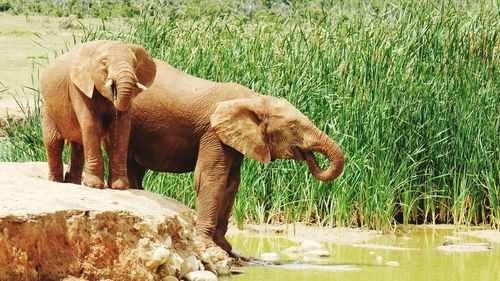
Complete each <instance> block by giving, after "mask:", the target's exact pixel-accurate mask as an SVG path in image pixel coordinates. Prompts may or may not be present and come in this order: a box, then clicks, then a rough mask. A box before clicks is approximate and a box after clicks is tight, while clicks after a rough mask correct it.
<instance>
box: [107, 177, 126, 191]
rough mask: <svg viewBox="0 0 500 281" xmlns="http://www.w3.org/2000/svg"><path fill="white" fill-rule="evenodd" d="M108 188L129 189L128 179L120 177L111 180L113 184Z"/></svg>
mask: <svg viewBox="0 0 500 281" xmlns="http://www.w3.org/2000/svg"><path fill="white" fill-rule="evenodd" d="M108 187H110V188H112V189H128V188H129V183H128V179H127V177H118V178H117V179H116V180H111V184H108Z"/></svg>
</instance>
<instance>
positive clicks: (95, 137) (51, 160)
mask: <svg viewBox="0 0 500 281" xmlns="http://www.w3.org/2000/svg"><path fill="white" fill-rule="evenodd" d="M155 76H156V64H155V63H154V61H153V59H152V58H151V57H150V56H149V54H148V53H147V52H146V50H145V49H144V48H143V47H142V46H139V45H134V44H124V43H121V42H116V41H92V42H87V43H83V44H79V45H76V46H75V47H74V48H72V49H71V50H70V51H69V52H67V53H66V54H64V55H62V56H59V57H58V58H56V59H55V60H53V61H52V62H50V64H49V65H48V66H47V68H46V70H45V71H44V72H43V74H42V76H41V79H40V91H41V95H42V100H43V112H42V115H43V116H42V117H43V119H42V134H43V142H44V145H45V149H46V152H47V161H48V166H49V174H48V179H49V180H51V181H57V182H62V181H64V182H69V183H75V184H83V185H85V186H89V187H93V188H103V187H104V186H105V184H104V163H103V158H102V155H101V143H102V142H104V140H105V139H108V141H107V142H106V143H109V144H110V145H109V146H107V147H106V152H107V155H108V158H109V170H110V173H109V174H110V176H109V179H108V187H110V188H114V189H126V188H128V186H129V183H128V177H127V151H128V140H129V134H130V104H131V101H132V100H133V98H135V97H136V96H137V95H138V94H139V93H141V92H143V91H144V90H146V89H147V87H149V86H150V85H151V84H152V83H153V80H154V78H155ZM65 140H66V141H67V142H68V143H69V145H70V147H71V157H70V163H69V168H68V171H67V172H66V173H65V174H64V176H63V172H64V171H63V169H64V168H63V162H62V151H63V148H64V141H65ZM85 162H86V163H87V166H86V173H85V175H83V177H82V171H83V167H84V164H85Z"/></svg>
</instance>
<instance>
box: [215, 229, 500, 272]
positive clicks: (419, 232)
mask: <svg viewBox="0 0 500 281" xmlns="http://www.w3.org/2000/svg"><path fill="white" fill-rule="evenodd" d="M499 235H500V232H499ZM447 236H454V237H458V238H460V240H459V241H454V240H453V237H447ZM229 240H230V241H231V242H232V244H233V245H234V247H236V248H238V249H240V250H241V251H242V252H243V253H244V254H245V255H248V256H256V257H259V256H260V255H261V254H262V253H265V252H277V253H278V254H279V257H280V259H285V260H286V259H287V257H286V255H283V254H281V253H280V252H281V251H282V250H284V249H286V248H288V247H292V246H298V243H296V242H292V241H290V240H288V239H286V238H283V237H279V236H276V237H272V238H258V237H245V236H243V235H238V236H230V237H229ZM445 241H451V242H452V243H454V244H460V243H478V242H485V241H484V240H480V239H477V238H474V237H471V236H467V235H463V234H460V233H457V232H455V231H454V230H453V229H432V228H423V227H414V228H409V229H407V230H406V231H405V232H402V233H401V234H398V235H380V236H378V237H376V238H375V239H373V240H370V241H369V242H366V244H368V243H369V244H376V245H387V246H392V247H393V249H392V250H388V249H380V248H365V247H359V246H358V247H355V246H353V245H336V244H333V243H329V244H327V243H323V245H324V246H326V248H327V249H328V250H329V251H330V253H331V257H330V258H327V262H326V264H321V265H320V264H305V263H303V262H302V263H299V262H296V261H290V260H289V261H288V262H287V261H283V264H282V265H279V266H262V265H261V266H248V267H244V268H243V271H244V272H245V273H244V274H241V275H233V276H230V277H226V278H222V279H221V280H231V281H249V280H252V281H253V280H285V281H295V280H432V281H440V280H443V281H444V280H447V281H448V280H464V281H465V280H471V281H472V280H474V281H479V280H481V281H483V280H484V281H490V280H491V281H500V244H490V243H488V244H487V245H488V247H490V248H491V250H489V251H486V252H444V251H440V250H438V249H437V247H439V246H442V245H443V243H444V242H445ZM396 247H397V248H396ZM399 248H414V249H413V250H402V249H399ZM380 257H381V258H380ZM381 259H382V260H381ZM389 261H393V262H394V261H395V262H397V263H399V265H398V266H390V265H386V264H385V263H386V262H389Z"/></svg>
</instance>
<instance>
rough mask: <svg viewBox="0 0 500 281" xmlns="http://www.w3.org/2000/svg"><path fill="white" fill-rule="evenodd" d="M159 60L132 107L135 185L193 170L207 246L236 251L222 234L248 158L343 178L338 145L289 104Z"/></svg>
mask: <svg viewBox="0 0 500 281" xmlns="http://www.w3.org/2000/svg"><path fill="white" fill-rule="evenodd" d="M155 62H156V65H157V66H156V67H157V74H156V78H155V82H154V83H153V85H151V87H150V88H149V89H148V90H147V93H145V94H144V95H141V96H139V97H137V98H136V99H135V100H134V101H133V103H132V131H131V134H130V145H129V159H128V171H129V181H130V185H131V187H133V188H142V180H143V177H144V174H145V172H146V170H148V169H149V170H153V171H160V172H172V173H184V172H190V171H194V179H195V187H196V193H197V199H198V221H197V233H198V234H199V235H201V236H202V237H203V238H204V240H205V243H206V244H207V245H209V246H210V245H213V244H214V243H215V244H216V245H218V246H220V247H221V248H222V249H224V250H225V251H227V252H230V251H231V249H232V248H231V245H230V244H229V242H228V241H227V240H226V239H225V237H224V236H225V233H226V231H227V226H228V220H229V216H230V213H231V208H232V206H233V203H234V200H235V196H236V192H237V190H238V186H239V184H240V166H241V162H242V159H243V157H244V156H247V157H249V158H251V159H254V160H256V161H259V162H262V163H268V162H270V161H273V160H275V159H295V160H306V161H307V164H308V167H309V170H310V172H311V173H312V174H313V175H314V176H315V177H316V178H318V179H319V180H322V181H329V180H333V179H335V178H336V177H338V176H339V175H340V174H341V173H342V170H343V167H344V157H343V154H342V151H341V150H340V148H339V146H338V145H337V144H336V143H335V142H334V141H333V140H332V139H331V138H330V137H328V136H327V135H326V134H324V133H323V132H322V131H321V130H319V129H318V128H317V127H316V126H315V125H314V124H313V123H312V122H311V121H310V120H309V119H308V118H307V117H306V116H305V115H304V114H302V113H301V112H300V111H299V110H298V109H296V108H295V107H294V106H292V105H291V104H290V103H289V102H288V101H286V100H284V99H279V98H274V97H270V96H265V95H261V94H258V93H255V92H253V91H251V90H250V89H248V88H246V87H244V86H242V85H239V84H234V83H216V82H212V81H207V80H204V79H200V78H196V77H194V76H191V75H188V74H186V73H183V72H181V71H179V70H177V69H175V68H173V67H172V66H170V65H169V64H167V63H165V62H162V61H158V60H155ZM313 151H317V152H320V153H321V154H323V155H325V156H326V158H327V159H328V161H329V167H328V168H326V169H325V170H322V169H321V168H320V167H319V166H318V163H317V162H316V159H315V158H314V155H313Z"/></svg>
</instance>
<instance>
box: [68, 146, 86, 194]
mask: <svg viewBox="0 0 500 281" xmlns="http://www.w3.org/2000/svg"><path fill="white" fill-rule="evenodd" d="M84 163H85V155H84V152H83V146H82V145H81V144H78V143H76V142H71V158H70V162H69V169H68V171H67V172H66V174H65V175H64V182H69V183H74V184H81V183H82V172H83V165H84Z"/></svg>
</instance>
